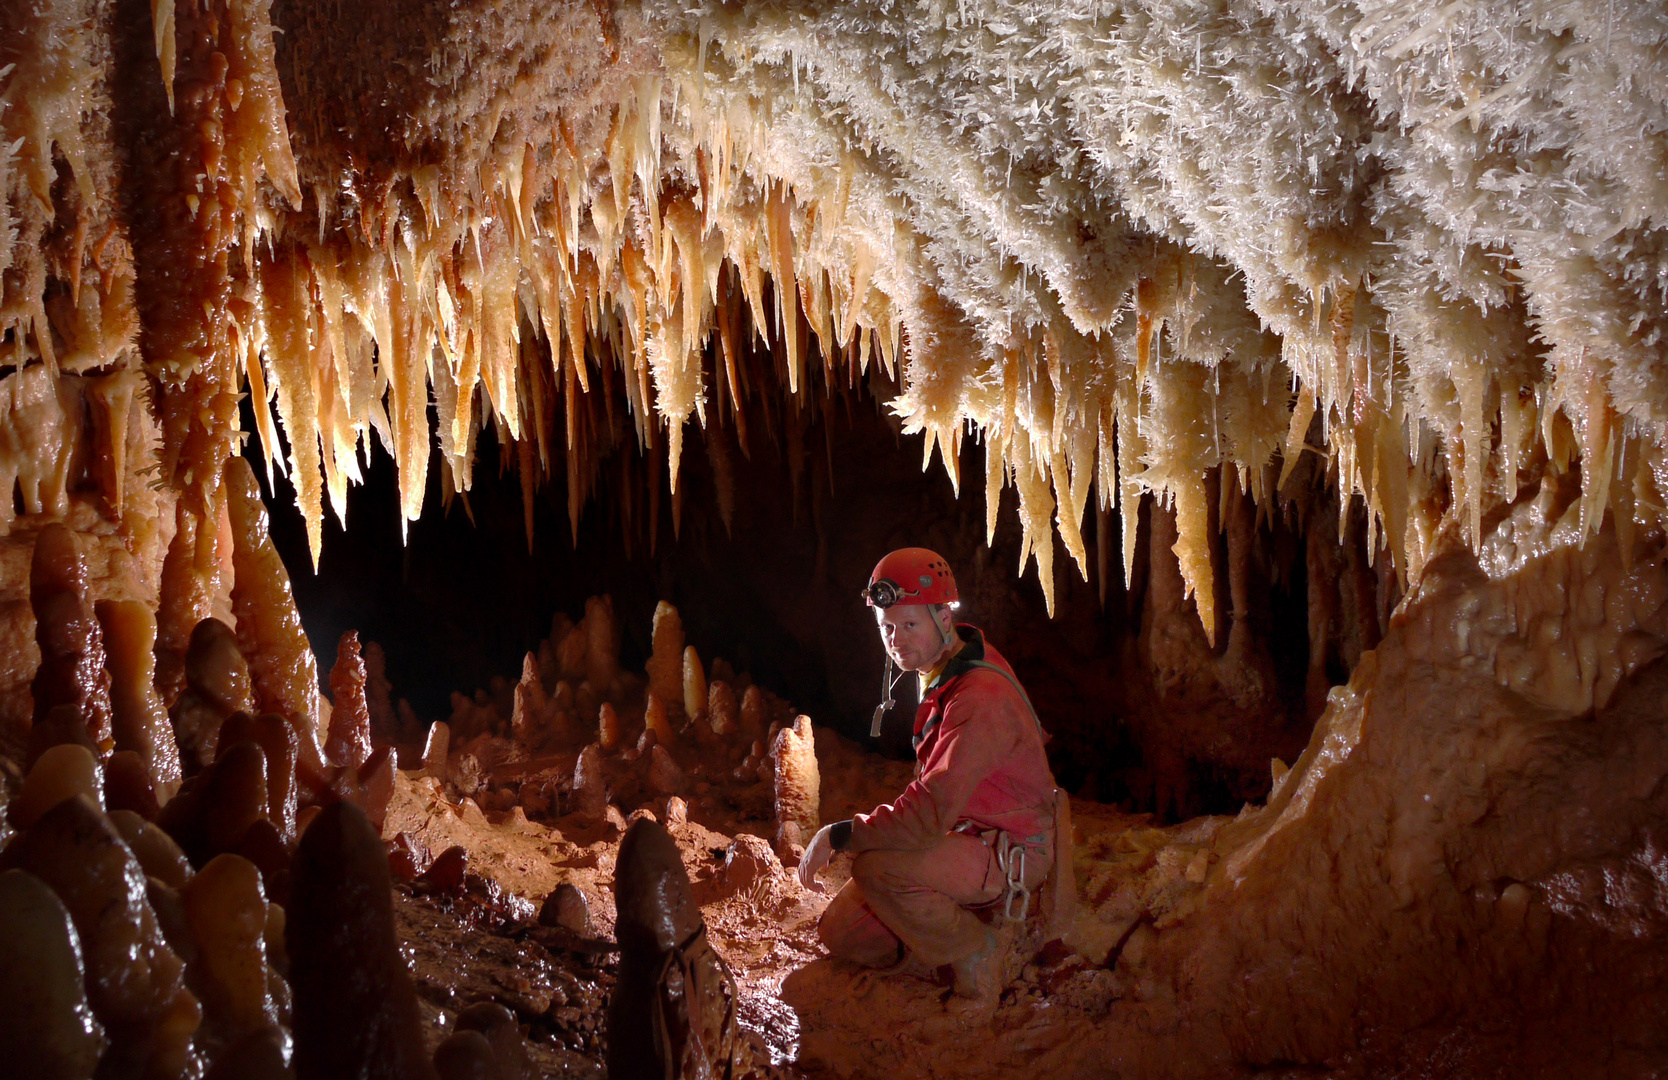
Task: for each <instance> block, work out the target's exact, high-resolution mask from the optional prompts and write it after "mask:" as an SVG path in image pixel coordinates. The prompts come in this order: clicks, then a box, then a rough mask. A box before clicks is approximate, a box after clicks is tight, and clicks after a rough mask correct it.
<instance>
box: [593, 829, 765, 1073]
mask: <svg viewBox="0 0 1668 1080" xmlns="http://www.w3.org/2000/svg"><path fill="white" fill-rule="evenodd" d="M615 865H616V867H617V870H616V871H615V873H616V879H617V881H618V885H617V886H616V893H617V895H618V902H617V907H618V908H619V915H618V919H617V928H616V931H615V933H616V936H617V937H618V939H619V942H620V975H619V979H618V980H617V981H616V982H615V984H614V991H613V995H612V996H611V997H610V999H609V1002H608V1054H607V1066H608V1075H609V1077H610V1078H611V1080H626V1078H628V1077H637V1076H648V1075H659V1074H660V1073H661V1071H662V1070H663V1068H664V1063H666V1062H672V1063H673V1067H674V1068H675V1069H676V1075H680V1076H684V1075H689V1076H703V1075H708V1074H709V1072H714V1071H718V1070H722V1069H724V1068H725V1064H726V1063H727V1062H731V1061H733V1059H734V1055H735V1047H733V1046H732V1040H735V1039H736V1038H737V1037H738V1034H739V1033H738V1032H737V1031H736V1029H735V1025H734V1023H733V1010H734V1008H735V1005H734V1002H733V1000H730V999H731V998H732V997H733V994H734V991H733V990H732V989H730V987H731V986H732V985H733V983H731V981H730V979H729V978H728V970H727V967H726V965H725V964H724V961H723V959H722V958H721V957H719V956H718V954H717V953H715V952H713V951H712V947H711V946H710V945H709V944H707V942H706V940H705V937H704V935H703V931H704V929H705V924H704V923H703V922H702V919H701V909H700V908H699V907H697V906H696V905H695V901H694V900H693V898H692V897H691V896H690V891H689V876H688V874H687V872H686V871H685V870H684V867H683V860H682V859H681V858H680V857H679V855H678V848H677V845H676V844H675V843H674V842H673V840H672V837H671V835H670V834H668V833H667V831H666V829H665V827H664V826H662V825H660V824H658V823H656V822H655V821H653V820H650V819H646V818H639V819H638V820H636V821H633V822H632V823H631V827H630V828H629V829H627V830H626V835H625V839H623V840H622V841H621V842H620V850H619V856H618V858H617V860H616V863H615ZM679 953H682V954H683V956H682V958H681V962H673V961H674V960H678V959H679V958H678V955H677V954H679ZM668 971H674V972H678V975H679V980H680V981H681V982H682V985H681V986H677V985H676V984H675V983H671V981H670V980H668V979H667V977H666V974H667V972H668ZM674 989H676V993H674V992H673V990H674Z"/></svg>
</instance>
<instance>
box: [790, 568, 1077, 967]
mask: <svg viewBox="0 0 1668 1080" xmlns="http://www.w3.org/2000/svg"><path fill="white" fill-rule="evenodd" d="M864 596H865V598H866V600H867V602H868V604H869V606H870V607H872V608H873V609H874V611H875V621H876V622H877V623H878V624H879V627H880V636H881V641H882V643H883V644H884V645H885V647H886V655H887V661H888V664H887V678H886V686H887V691H886V700H885V701H884V702H883V703H882V705H881V707H880V708H879V709H877V710H876V712H875V721H876V723H875V729H874V730H872V731H871V732H870V734H872V735H873V734H878V733H879V730H878V729H879V721H880V717H881V715H882V713H883V711H884V710H885V709H886V707H887V706H889V705H890V704H891V687H892V686H893V685H894V682H893V679H892V674H891V666H892V665H893V664H896V665H897V667H898V668H899V669H901V670H902V671H914V672H916V673H917V674H918V675H919V676H920V680H921V704H920V707H919V708H918V709H917V710H916V713H915V730H914V735H913V738H912V741H913V743H914V745H915V758H916V767H915V779H914V780H913V781H911V782H910V784H909V786H908V787H906V788H905V789H904V791H903V793H902V794H901V795H899V796H898V798H897V799H896V800H895V801H894V802H892V803H890V804H886V805H881V806H877V807H876V808H875V809H873V810H871V811H870V812H869V813H867V814H859V815H857V817H855V818H853V819H851V820H849V821H840V822H835V823H834V824H832V825H826V826H824V827H823V828H822V829H821V830H819V831H818V832H817V834H816V836H815V837H813V838H812V840H811V843H810V845H809V846H807V847H806V849H805V855H804V857H803V858H802V859H801V860H800V863H799V880H800V883H801V884H803V885H804V886H805V887H806V888H809V889H815V890H817V891H819V892H820V891H822V888H823V887H822V885H821V884H820V883H818V882H817V880H816V876H817V874H818V872H819V871H821V870H822V869H823V868H824V867H826V866H827V865H828V862H829V860H830V859H831V858H832V857H833V854H834V852H836V851H850V852H853V853H854V854H855V855H856V856H857V859H856V862H855V864H854V865H853V867H852V876H851V880H850V881H848V882H847V883H846V885H845V887H844V888H842V889H841V890H840V892H839V894H838V895H836V896H835V897H834V899H833V900H832V901H831V902H830V903H829V905H828V909H827V910H826V911H825V912H824V913H823V916H822V920H821V922H820V923H818V925H817V932H818V934H819V936H821V938H822V941H823V944H824V945H826V946H827V947H828V951H829V952H830V953H832V954H833V955H834V956H836V957H839V958H841V959H845V960H851V961H855V962H856V963H859V964H866V965H869V966H871V967H890V966H892V965H894V964H898V963H900V962H901V961H903V960H904V959H905V958H906V957H910V956H913V957H914V958H915V959H916V960H918V961H920V962H921V963H923V964H925V965H928V966H931V967H938V966H941V965H944V964H948V965H950V966H951V970H952V971H953V973H954V978H955V990H956V993H957V994H960V995H962V996H966V997H975V998H980V997H990V996H993V995H994V994H995V993H996V991H997V990H999V989H1000V987H999V986H998V985H997V980H998V973H999V972H1000V970H1001V964H1002V959H1003V958H1002V956H1001V955H1000V951H999V947H998V939H997V936H996V935H995V934H994V933H993V932H992V930H991V929H990V927H989V926H988V925H987V923H986V921H985V920H984V919H981V918H980V917H979V914H978V912H980V911H984V912H987V913H990V914H992V915H1001V916H1005V917H1006V918H1009V919H1019V920H1022V919H1023V918H1024V917H1025V910H1026V909H1027V907H1028V906H1029V899H1030V894H1031V891H1032V890H1033V889H1035V888H1036V887H1037V886H1038V885H1040V884H1041V883H1042V882H1043V881H1044V879H1046V878H1047V877H1048V873H1049V870H1050V868H1051V867H1052V865H1053V862H1054V841H1055V837H1054V805H1055V802H1054V776H1053V773H1051V772H1050V771H1049V767H1048V758H1047V757H1046V755H1045V754H1044V752H1043V738H1044V736H1043V732H1042V728H1041V726H1040V725H1039V724H1038V722H1037V718H1036V714H1035V712H1033V710H1032V709H1031V705H1030V702H1029V701H1028V700H1027V698H1026V696H1025V693H1024V691H1023V690H1022V689H1021V688H1020V685H1019V681H1018V680H1017V679H1016V678H1015V677H1014V674H1013V670H1012V669H1011V668H1010V667H1009V666H1008V662H1007V661H1006V660H1004V659H1003V658H1002V656H1001V655H1000V654H999V653H998V652H997V651H996V649H995V648H993V647H992V646H991V645H990V644H989V643H987V642H986V641H985V639H984V635H983V634H981V633H980V632H979V630H978V629H976V628H975V627H972V626H968V625H966V624H957V623H955V622H954V621H953V613H952V609H953V608H954V606H955V604H956V600H957V593H956V583H955V578H954V576H953V575H952V574H951V573H950V567H949V565H948V564H947V563H945V561H944V560H943V559H942V558H941V557H939V556H938V555H937V554H935V553H934V552H931V551H929V550H927V549H926V548H903V549H901V550H898V551H894V552H892V553H891V554H890V555H887V556H886V557H885V558H884V559H882V560H881V561H880V563H879V565H877V566H876V567H875V570H874V573H873V574H872V575H870V578H869V585H868V588H867V589H865V590H864Z"/></svg>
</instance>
